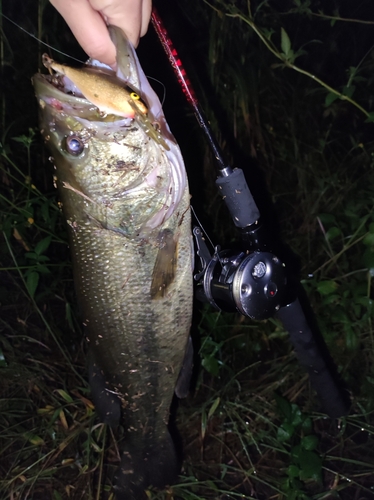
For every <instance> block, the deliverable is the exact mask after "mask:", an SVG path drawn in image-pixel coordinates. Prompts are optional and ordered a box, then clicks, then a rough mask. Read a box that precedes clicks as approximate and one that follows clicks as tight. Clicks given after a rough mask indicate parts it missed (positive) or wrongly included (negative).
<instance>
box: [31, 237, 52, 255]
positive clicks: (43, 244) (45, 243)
mask: <svg viewBox="0 0 374 500" xmlns="http://www.w3.org/2000/svg"><path fill="white" fill-rule="evenodd" d="M51 241H52V236H47V237H46V238H43V239H42V240H41V241H39V243H38V244H37V245H36V247H35V249H34V251H35V253H36V254H37V255H41V254H42V253H44V252H45V251H46V250H47V248H48V247H49V245H50V244H51Z"/></svg>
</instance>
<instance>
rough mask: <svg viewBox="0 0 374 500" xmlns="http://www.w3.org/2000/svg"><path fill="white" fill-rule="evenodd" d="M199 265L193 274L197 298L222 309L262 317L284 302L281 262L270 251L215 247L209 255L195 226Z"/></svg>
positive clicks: (284, 292) (270, 313) (284, 272)
mask: <svg viewBox="0 0 374 500" xmlns="http://www.w3.org/2000/svg"><path fill="white" fill-rule="evenodd" d="M193 234H194V237H195V241H196V245H197V255H198V256H199V257H200V261H201V268H202V270H201V271H199V272H198V273H197V274H196V275H195V280H196V281H197V282H198V286H197V298H198V299H199V300H202V301H208V302H209V303H210V304H211V305H212V306H213V307H215V308H216V309H218V310H223V311H229V312H233V311H238V312H239V313H241V314H243V315H245V316H249V317H250V318H252V319H266V318H270V317H271V316H274V314H275V313H276V312H277V311H278V310H279V309H280V308H281V307H283V306H284V305H286V304H287V297H286V295H287V293H286V291H287V275H286V269H285V265H284V264H283V262H281V261H280V259H279V258H278V257H276V256H275V255H274V254H272V253H270V252H263V251H251V252H250V251H235V250H221V249H220V247H219V246H217V247H216V248H215V252H214V255H213V256H211V255H210V253H209V250H208V248H207V246H206V244H205V240H204V238H203V235H202V233H201V230H200V229H199V228H198V227H195V228H194V230H193Z"/></svg>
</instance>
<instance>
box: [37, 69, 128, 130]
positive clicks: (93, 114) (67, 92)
mask: <svg viewBox="0 0 374 500" xmlns="http://www.w3.org/2000/svg"><path fill="white" fill-rule="evenodd" d="M32 83H33V85H34V88H35V93H36V95H37V97H38V99H39V104H40V106H41V107H42V108H44V107H45V106H46V105H48V106H50V108H52V109H53V110H55V112H64V113H66V114H68V115H71V116H75V117H77V118H84V119H86V120H89V121H95V122H105V123H107V122H117V121H118V122H121V124H122V122H126V121H131V120H130V119H129V118H124V117H122V116H118V115H114V114H112V113H109V114H108V113H104V112H102V111H100V109H99V108H98V107H97V106H95V105H94V104H92V103H91V102H90V101H88V100H87V99H86V98H85V97H84V96H83V94H82V92H81V91H80V90H79V88H78V87H77V86H76V85H74V83H73V82H72V81H71V80H69V78H67V77H66V76H65V75H56V74H55V75H49V74H42V73H37V74H36V75H34V77H33V79H32Z"/></svg>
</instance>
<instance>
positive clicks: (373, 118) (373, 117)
mask: <svg viewBox="0 0 374 500" xmlns="http://www.w3.org/2000/svg"><path fill="white" fill-rule="evenodd" d="M372 122H374V111H371V112H370V113H368V117H367V118H366V120H365V123H372Z"/></svg>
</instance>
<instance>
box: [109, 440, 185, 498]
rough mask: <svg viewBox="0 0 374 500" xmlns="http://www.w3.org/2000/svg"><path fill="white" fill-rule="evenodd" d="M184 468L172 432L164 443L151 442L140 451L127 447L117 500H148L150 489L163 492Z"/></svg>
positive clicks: (119, 475) (120, 473) (158, 441)
mask: <svg viewBox="0 0 374 500" xmlns="http://www.w3.org/2000/svg"><path fill="white" fill-rule="evenodd" d="M180 466H181V461H180V459H179V458H178V454H177V452H176V448H175V445H174V442H173V440H172V438H171V436H170V434H169V431H166V433H165V434H164V437H163V438H162V439H161V440H155V441H154V442H151V443H149V444H148V446H147V447H146V449H144V448H143V449H142V450H141V451H140V452H139V448H136V447H134V446H131V447H130V446H129V445H127V446H126V448H125V449H124V450H123V451H122V456H121V465H120V467H119V469H118V470H117V473H116V478H115V486H114V490H115V492H116V500H143V498H144V499H146V498H148V497H147V496H146V494H145V489H146V488H147V487H149V486H154V487H156V488H160V489H163V488H165V487H166V486H168V485H171V484H173V483H174V482H175V481H176V479H177V477H178V473H179V471H180Z"/></svg>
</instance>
